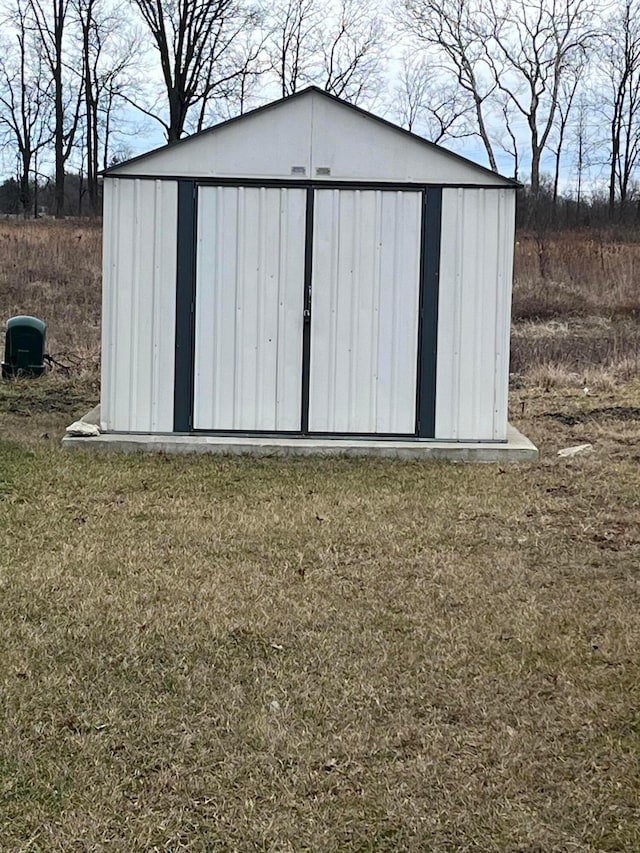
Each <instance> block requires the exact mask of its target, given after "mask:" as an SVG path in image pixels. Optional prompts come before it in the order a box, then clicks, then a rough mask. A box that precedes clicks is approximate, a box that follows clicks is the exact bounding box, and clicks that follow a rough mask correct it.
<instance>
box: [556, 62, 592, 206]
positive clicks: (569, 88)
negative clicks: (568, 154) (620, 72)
mask: <svg viewBox="0 0 640 853" xmlns="http://www.w3.org/2000/svg"><path fill="white" fill-rule="evenodd" d="M583 70H584V66H583V65H579V66H577V67H576V68H573V69H571V76H567V77H566V78H565V79H563V80H562V82H561V84H560V91H559V99H558V119H557V121H556V134H555V136H556V138H555V148H553V146H551V147H552V150H553V154H554V159H555V168H554V175H553V205H554V208H555V206H556V204H557V202H558V192H559V186H560V161H561V159H562V154H563V152H564V143H565V136H566V132H567V127H568V124H569V117H570V115H571V111H572V108H573V102H574V100H575V97H576V92H577V91H578V86H579V84H580V78H581V76H582V72H583Z"/></svg>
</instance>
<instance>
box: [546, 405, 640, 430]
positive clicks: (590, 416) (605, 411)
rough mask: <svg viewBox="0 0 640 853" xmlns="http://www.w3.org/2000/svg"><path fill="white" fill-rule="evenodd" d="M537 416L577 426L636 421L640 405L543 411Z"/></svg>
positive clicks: (565, 424)
mask: <svg viewBox="0 0 640 853" xmlns="http://www.w3.org/2000/svg"><path fill="white" fill-rule="evenodd" d="M538 417H540V418H551V419H552V420H554V421H558V423H561V424H563V425H564V426H577V425H578V424H584V423H590V422H593V421H603V420H618V421H638V420H640V407H639V406H606V407H604V408H599V409H590V410H589V411H588V412H575V413H573V414H568V413H567V412H543V413H542V414H541V415H538Z"/></svg>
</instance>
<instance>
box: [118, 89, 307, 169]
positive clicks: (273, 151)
mask: <svg viewBox="0 0 640 853" xmlns="http://www.w3.org/2000/svg"><path fill="white" fill-rule="evenodd" d="M311 106H312V104H311V99H309V98H299V99H295V100H293V101H290V102H287V103H285V104H282V106H280V107H278V108H276V109H273V110H264V111H263V112H259V113H257V114H254V115H252V114H247V115H245V116H243V117H242V119H241V120H240V121H237V122H232V123H231V124H226V125H223V126H221V127H219V128H217V129H211V131H204V132H203V133H201V134H195V135H194V136H192V137H188V138H186V139H184V140H181V141H180V143H179V144H177V145H175V144H173V145H171V146H169V147H167V148H161V149H160V150H158V151H155V152H151V153H149V154H148V155H147V156H146V157H145V158H144V160H142V161H140V160H134V161H133V162H132V163H129V164H127V163H125V164H123V165H122V166H118V167H117V169H116V170H114V174H115V173H116V172H117V173H119V174H132V175H136V174H145V175H169V176H177V175H178V176H181V177H190V178H207V177H225V178H237V177H240V176H242V177H249V178H278V177H281V178H292V177H293V178H296V177H300V178H301V179H302V180H306V179H308V178H309V176H310V174H311ZM294 166H296V167H303V168H304V170H305V171H304V174H301V175H296V174H293V175H292V172H291V169H292V167H294Z"/></svg>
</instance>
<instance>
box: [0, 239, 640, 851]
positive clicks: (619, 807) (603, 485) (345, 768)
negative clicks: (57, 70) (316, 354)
mask: <svg viewBox="0 0 640 853" xmlns="http://www.w3.org/2000/svg"><path fill="white" fill-rule="evenodd" d="M67 227H68V228H69V229H70V233H73V226H67ZM25 233H27V232H25ZM50 234H51V235H54V234H55V235H56V237H55V239H59V240H60V241H62V242H63V243H64V245H66V246H68V247H70V246H71V245H72V243H71V242H70V241H68V234H67V232H66V231H65V230H64V228H62V229H60V231H58V232H55V231H52V232H50ZM30 239H31V238H30ZM49 239H53V236H51V237H50V238H49ZM82 239H84V237H83V238H82ZM34 251H35V250H34ZM43 251H44V250H43ZM69 251H71V249H70V248H69ZM45 254H46V252H45ZM70 257H71V258H72V255H71V256H70ZM62 263H63V262H62V261H61V264H62ZM67 263H68V261H64V264H65V265H66V264H67ZM11 287H15V285H11ZM6 288H7V285H6V279H5V283H4V284H0V306H1V307H2V310H3V312H4V313H7V314H8V313H12V312H9V311H8V310H7V311H5V306H6V305H7V304H8V303H7V301H6V300H5V292H6ZM71 289H72V290H73V291H74V293H79V291H78V290H77V285H76V284H72V285H71ZM69 301H71V300H69V299H66V300H64V301H62V305H65V304H66V303H68V302H69ZM10 304H14V303H13V302H11V303H10ZM47 304H49V305H50V307H51V310H52V311H54V310H57V308H56V306H55V305H54V304H53V303H47ZM47 304H45V303H42V307H43V309H45V310H47ZM93 304H94V305H96V304H97V303H95V302H94V303H93ZM20 305H21V309H20V310H28V311H29V312H31V313H42V314H43V316H45V319H48V320H49V323H50V328H51V326H52V325H56V326H57V325H58V323H59V324H60V326H59V327H60V329H61V335H60V337H59V338H56V340H57V341H58V340H60V341H63V342H64V341H65V339H66V336H67V331H66V329H65V326H64V308H60V314H59V315H53V314H52V315H51V316H60V318H61V319H60V320H59V321H58V320H56V321H55V322H54V323H52V321H51V316H48V317H47V316H46V315H45V313H44V311H43V312H38V311H34V310H32V309H31V308H30V304H29V301H28V300H26V301H24V302H22V303H20ZM22 306H23V307H22ZM69 310H70V312H75V311H78V312H79V314H76V315H75V316H79V318H80V325H81V326H82V325H83V324H84V323H86V320H85V319H83V316H85V315H86V316H88V315H90V313H91V311H90V310H89V309H88V307H85V309H81V308H78V307H77V306H76V307H71V308H69ZM91 310H93V309H91ZM571 322H572V320H571V318H568V319H567V318H564V319H561V323H560V326H558V328H556V327H555V326H553V324H551V325H549V324H547V325H548V331H549V334H550V336H551V337H553V336H556V337H557V336H559V335H565V334H566V335H570V331H569V330H570V329H571V328H572V326H571ZM581 322H583V323H586V324H587V328H589V329H591V328H595V326H594V325H593V324H594V323H595V322H596V321H592V320H589V319H587V318H582V320H581ZM602 322H603V323H605V321H604V320H603V321H602ZM606 322H607V323H608V322H609V321H608V320H607V321H606ZM562 323H566V324H567V326H566V331H565V328H564V327H563V326H562V325H561V324H562ZM589 324H591V325H589ZM90 327H91V323H88V324H87V325H86V328H87V333H88V335H90V333H89V329H90ZM608 329H609V326H606V327H605V332H606V330H608ZM518 333H519V330H517V331H516V336H517V335H518ZM606 333H607V334H608V332H606ZM55 334H56V335H57V334H58V332H57V331H56V333H55ZM546 334H547V331H545V329H544V328H543V327H542V326H541V325H540V324H538V323H530V325H529V327H528V328H527V329H526V330H525V334H523V336H522V337H523V339H526V340H531V341H535V340H539V339H540V338H541V337H542V338H544V337H545V335H546ZM69 335H71V332H69ZM83 346H86V344H84V343H83V341H82V339H80V338H79V339H78V347H80V348H81V347H83ZM61 348H62V347H61ZM88 349H89V347H87V350H88ZM568 350H569V347H568V346H567V347H565V349H562V350H561V349H558V350H557V352H558V363H557V364H556V365H555V366H554V365H552V364H549V363H546V364H545V363H542V362H541V363H540V364H538V365H537V366H536V365H532V366H531V370H530V372H529V373H527V374H526V375H525V376H524V377H523V379H522V381H521V382H520V383H519V385H520V387H518V388H517V389H516V390H514V391H513V393H512V397H511V410H512V411H511V420H512V421H514V422H515V423H516V425H517V426H519V427H520V428H521V429H523V430H524V431H525V432H526V433H527V434H528V435H530V436H531V438H532V439H533V440H534V441H536V443H537V444H538V445H539V446H540V448H541V460H540V462H539V463H536V464H530V465H520V466H508V467H505V468H501V467H498V466H454V465H446V464H426V465H425V464H417V463H394V462H382V461H378V462H374V461H367V462H364V461H346V460H343V461H339V460H334V461H331V462H329V461H327V460H319V461H311V460H298V461H295V460H288V461H276V460H262V461H257V460H222V459H215V458H212V459H206V458H202V457H197V458H188V457H165V456H155V457H145V456H128V457H117V456H96V455H92V454H90V453H86V454H84V453H78V454H65V453H63V452H62V451H61V450H60V449H59V446H58V440H59V436H60V432H61V430H62V428H63V426H64V424H65V423H66V422H68V421H69V420H71V419H72V418H74V417H75V416H76V415H77V414H80V413H81V412H82V411H83V410H86V408H88V406H89V405H90V403H91V402H92V401H93V399H95V393H96V390H97V386H96V384H95V377H94V378H93V379H91V374H89V373H86V372H85V374H83V375H77V376H63V375H60V374H57V375H56V374H51V375H49V376H46V377H44V378H43V379H42V380H38V381H37V382H29V381H25V380H23V381H21V382H14V383H0V637H1V638H2V654H0V690H1V693H0V850H2V851H8V853H9V852H10V853H14V851H16V853H17V851H23V850H24V851H38V853H67V851H76V850H77V851H87V853H88V852H89V851H91V853H93V851H95V853H98V851H99V853H115V851H118V853H119V852H120V851H123V853H135V852H136V851H140V853H143V851H144V853H147V851H154V850H157V851H170V853H178V851H189V853H209V851H218V850H219V851H225V850H227V851H253V850H267V851H303V850H309V851H399V850H406V851H446V852H447V853H454V851H478V853H490V851H496V853H560V851H585V853H600V851H630V852H631V851H636V850H639V849H640V806H639V803H640V715H639V712H638V708H639V707H640V703H639V699H640V697H639V695H638V690H639V688H638V685H640V654H639V653H640V582H639V574H638V566H639V565H640V498H639V495H640V465H639V464H638V462H639V461H640V451H639V449H638V448H639V441H640V427H639V424H640V382H638V380H637V379H634V378H633V369H631V368H630V370H629V374H628V375H627V376H626V380H625V382H624V383H620V382H619V381H618V380H617V378H616V376H615V375H614V373H613V372H612V368H611V366H601V367H598V366H595V367H594V366H590V365H586V366H584V367H585V370H590V371H591V373H590V374H589V376H588V378H589V382H590V383H591V385H592V386H593V387H591V389H590V392H589V393H588V394H585V393H584V392H583V390H582V386H583V381H584V378H585V376H584V375H583V374H584V371H583V370H582V369H576V370H572V369H570V368H568V367H566V365H565V362H564V361H563V358H562V353H563V352H567V351H568ZM580 367H583V365H580ZM534 369H537V370H538V371H539V373H538V374H537V375H536V374H535V372H534ZM552 370H555V371H556V375H555V380H554V381H546V380H548V379H549V377H550V376H551V374H552ZM534 380H535V381H534ZM582 442H590V443H592V444H593V445H594V452H593V454H592V455H591V456H587V457H581V458H576V459H574V460H569V461H567V460H560V459H558V458H557V456H556V451H557V449H558V448H559V447H563V446H566V445H568V444H577V443H582Z"/></svg>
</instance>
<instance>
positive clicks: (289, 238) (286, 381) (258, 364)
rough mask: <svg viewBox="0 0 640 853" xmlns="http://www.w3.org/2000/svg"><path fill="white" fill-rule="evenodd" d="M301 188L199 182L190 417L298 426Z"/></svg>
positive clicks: (217, 423)
mask: <svg viewBox="0 0 640 853" xmlns="http://www.w3.org/2000/svg"><path fill="white" fill-rule="evenodd" d="M305 204H306V191H305V190H298V189H289V190H285V189H267V188H264V187H262V188H255V187H253V188H234V187H201V188H200V190H199V215H198V260H197V286H196V344H195V346H196V370H195V391H194V427H195V428H196V429H229V430H276V431H278V430H296V429H299V428H300V409H301V378H302V321H303V312H302V309H303V304H302V302H303V283H304V222H305Z"/></svg>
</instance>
